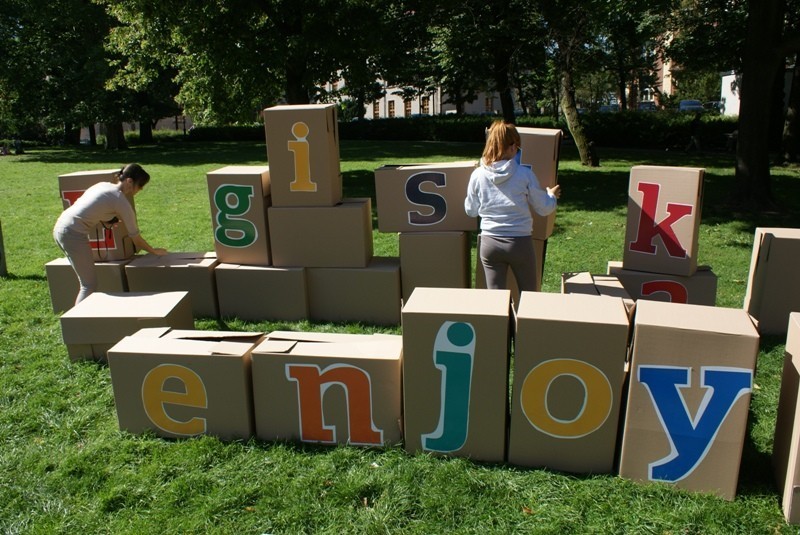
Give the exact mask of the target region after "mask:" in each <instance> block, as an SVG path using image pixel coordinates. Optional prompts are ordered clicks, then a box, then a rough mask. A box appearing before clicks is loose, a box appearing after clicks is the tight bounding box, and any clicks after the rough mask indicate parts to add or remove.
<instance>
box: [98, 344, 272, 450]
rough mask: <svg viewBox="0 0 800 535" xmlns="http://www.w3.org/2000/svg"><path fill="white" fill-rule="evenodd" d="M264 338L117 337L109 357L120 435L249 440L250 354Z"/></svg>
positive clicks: (250, 404) (250, 412) (251, 428)
mask: <svg viewBox="0 0 800 535" xmlns="http://www.w3.org/2000/svg"><path fill="white" fill-rule="evenodd" d="M159 335H160V336H159ZM263 337H264V334H263V333H242V332H222V331H193V330H180V331H167V332H163V331H162V332H158V331H150V332H149V333H140V334H138V335H134V336H129V337H126V338H124V339H122V340H121V341H120V342H119V343H117V344H116V345H115V346H114V347H113V348H111V349H110V350H109V352H108V363H109V368H110V371H111V382H112V386H113V388H114V401H115V404H116V407H117V417H118V420H119V427H120V429H122V430H124V431H128V432H131V433H137V434H138V433H143V432H145V431H153V432H154V433H156V434H157V435H159V436H163V437H185V436H193V435H198V434H209V435H214V436H218V437H220V438H222V439H225V440H232V439H243V440H246V439H248V438H250V437H251V436H252V435H253V429H254V425H253V401H252V378H251V363H250V351H251V350H252V349H253V347H255V345H256V344H257V343H259V342H260V341H261V339H263Z"/></svg>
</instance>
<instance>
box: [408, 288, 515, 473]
mask: <svg viewBox="0 0 800 535" xmlns="http://www.w3.org/2000/svg"><path fill="white" fill-rule="evenodd" d="M510 309H511V293H510V292H509V291H508V290H478V289H457V288H417V289H416V290H414V293H412V294H411V298H410V299H409V300H408V302H406V303H405V305H404V306H403V408H404V411H403V418H404V422H405V426H404V430H405V448H406V450H407V451H408V452H411V453H414V452H432V453H436V454H447V455H454V456H459V457H468V458H471V459H474V460H476V461H488V462H502V461H504V459H505V449H506V423H507V420H508V403H509V395H508V354H509V335H510V315H511V312H510Z"/></svg>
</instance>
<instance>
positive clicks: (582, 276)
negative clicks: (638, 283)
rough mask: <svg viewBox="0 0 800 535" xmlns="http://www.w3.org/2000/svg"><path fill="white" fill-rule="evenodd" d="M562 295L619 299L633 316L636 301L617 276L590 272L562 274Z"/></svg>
mask: <svg viewBox="0 0 800 535" xmlns="http://www.w3.org/2000/svg"><path fill="white" fill-rule="evenodd" d="M561 293H562V294H585V295H603V296H607V297H618V298H620V299H622V302H623V303H624V305H625V309H626V310H627V311H628V315H629V316H630V314H632V312H633V309H634V306H635V301H634V300H633V299H632V298H631V296H630V294H629V293H628V291H627V290H626V289H625V287H624V286H623V285H622V283H621V282H620V280H619V279H618V278H617V276H616V275H602V274H600V275H596V274H592V273H589V272H586V271H584V272H580V273H562V274H561Z"/></svg>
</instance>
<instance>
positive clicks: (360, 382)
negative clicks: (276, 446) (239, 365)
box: [253, 331, 403, 446]
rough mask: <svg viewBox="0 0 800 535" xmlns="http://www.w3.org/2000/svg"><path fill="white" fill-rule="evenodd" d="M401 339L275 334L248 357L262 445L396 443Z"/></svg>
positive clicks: (391, 336) (382, 336)
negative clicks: (267, 442) (270, 442)
mask: <svg viewBox="0 0 800 535" xmlns="http://www.w3.org/2000/svg"><path fill="white" fill-rule="evenodd" d="M402 354H403V344H402V338H401V337H400V336H397V335H363V334H362V335H357V334H349V335H346V334H329V333H294V332H286V331H275V332H272V333H269V334H268V336H267V339H266V340H265V341H264V342H262V343H261V344H260V345H259V346H258V347H256V349H255V350H254V351H253V390H254V400H255V417H256V435H257V436H258V438H259V439H261V440H294V441H300V442H312V443H320V444H351V445H359V446H383V445H390V444H399V443H400V442H401V441H402V439H403V435H402V431H401V427H400V418H401V416H400V414H401V412H400V411H401V393H400V373H401V372H400V366H401V359H402Z"/></svg>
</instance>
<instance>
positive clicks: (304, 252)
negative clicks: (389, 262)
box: [269, 197, 373, 268]
mask: <svg viewBox="0 0 800 535" xmlns="http://www.w3.org/2000/svg"><path fill="white" fill-rule="evenodd" d="M269 227H270V229H269V230H270V238H271V243H272V264H273V265H274V266H277V267H361V268H363V267H367V265H369V262H370V260H372V252H373V245H372V201H371V199H370V198H369V197H365V198H349V199H345V200H343V201H342V203H341V204H337V205H336V206H329V207H322V206H320V207H308V208H307V207H289V208H283V207H277V206H273V207H271V208H270V209H269Z"/></svg>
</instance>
